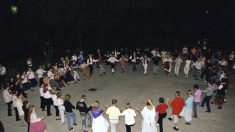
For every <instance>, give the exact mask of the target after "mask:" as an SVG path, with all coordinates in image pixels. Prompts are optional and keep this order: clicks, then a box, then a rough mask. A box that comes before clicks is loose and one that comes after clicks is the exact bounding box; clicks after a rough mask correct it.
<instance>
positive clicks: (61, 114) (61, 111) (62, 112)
mask: <svg viewBox="0 0 235 132" xmlns="http://www.w3.org/2000/svg"><path fill="white" fill-rule="evenodd" d="M62 107H63V106H60V107H59V111H60V124H63V123H64V109H63V108H62Z"/></svg>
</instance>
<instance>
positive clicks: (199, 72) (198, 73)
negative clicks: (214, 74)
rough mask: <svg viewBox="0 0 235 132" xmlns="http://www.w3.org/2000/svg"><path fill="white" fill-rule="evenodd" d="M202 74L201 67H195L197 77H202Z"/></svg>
mask: <svg viewBox="0 0 235 132" xmlns="http://www.w3.org/2000/svg"><path fill="white" fill-rule="evenodd" d="M200 74H201V69H196V68H195V76H196V79H197V80H198V79H200Z"/></svg>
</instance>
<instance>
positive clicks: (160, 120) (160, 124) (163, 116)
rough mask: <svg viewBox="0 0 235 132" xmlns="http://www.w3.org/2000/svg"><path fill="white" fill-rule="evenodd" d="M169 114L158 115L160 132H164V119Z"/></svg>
mask: <svg viewBox="0 0 235 132" xmlns="http://www.w3.org/2000/svg"><path fill="white" fill-rule="evenodd" d="M166 115H167V113H164V114H160V113H159V114H158V121H157V122H158V124H159V130H160V132H163V119H164V118H165V117H166Z"/></svg>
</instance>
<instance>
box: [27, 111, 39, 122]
mask: <svg viewBox="0 0 235 132" xmlns="http://www.w3.org/2000/svg"><path fill="white" fill-rule="evenodd" d="M41 120H42V118H38V117H37V115H36V113H35V112H32V113H31V114H30V123H36V122H39V121H41Z"/></svg>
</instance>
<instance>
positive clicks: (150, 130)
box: [141, 100, 157, 132]
mask: <svg viewBox="0 0 235 132" xmlns="http://www.w3.org/2000/svg"><path fill="white" fill-rule="evenodd" d="M141 115H142V117H143V120H142V129H141V132H157V126H156V125H157V124H156V120H155V118H156V111H155V109H154V105H153V103H152V101H151V100H148V101H147V103H146V106H145V107H144V108H143V110H142V111H141Z"/></svg>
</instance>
